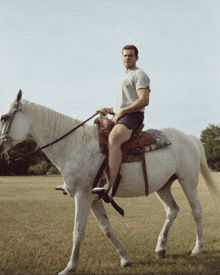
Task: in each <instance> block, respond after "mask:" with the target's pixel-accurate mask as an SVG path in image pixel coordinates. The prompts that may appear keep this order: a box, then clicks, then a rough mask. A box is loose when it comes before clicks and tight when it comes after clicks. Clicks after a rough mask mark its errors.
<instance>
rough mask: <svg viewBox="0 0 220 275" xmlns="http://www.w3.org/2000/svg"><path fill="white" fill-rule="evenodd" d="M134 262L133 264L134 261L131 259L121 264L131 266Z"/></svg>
mask: <svg viewBox="0 0 220 275" xmlns="http://www.w3.org/2000/svg"><path fill="white" fill-rule="evenodd" d="M132 264H133V263H132V262H131V261H127V262H125V263H123V264H121V266H122V267H129V266H132Z"/></svg>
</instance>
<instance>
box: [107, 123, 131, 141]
mask: <svg viewBox="0 0 220 275" xmlns="http://www.w3.org/2000/svg"><path fill="white" fill-rule="evenodd" d="M131 134H132V130H129V129H128V128H127V127H126V126H125V125H123V124H117V125H115V126H114V128H113V129H112V131H111V132H110V135H109V145H110V146H121V145H122V144H123V143H125V142H126V141H128V140H129V139H130V137H131Z"/></svg>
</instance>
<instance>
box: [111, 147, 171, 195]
mask: <svg viewBox="0 0 220 275" xmlns="http://www.w3.org/2000/svg"><path fill="white" fill-rule="evenodd" d="M145 156H146V166H147V176H148V187H149V194H150V193H153V192H155V191H157V190H159V189H160V188H161V187H162V186H163V185H164V184H166V183H167V181H168V180H169V179H170V177H171V176H172V175H173V174H175V173H176V163H175V159H174V158H173V155H172V154H171V150H169V148H166V149H161V150H159V151H156V152H151V153H147V154H146V155H145ZM120 173H121V175H122V177H121V181H120V184H119V187H118V191H117V193H116V196H117V197H139V196H145V180H144V174H143V168H142V163H141V162H132V163H124V164H123V165H122V167H121V170H120Z"/></svg>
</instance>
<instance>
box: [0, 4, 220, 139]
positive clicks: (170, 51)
mask: <svg viewBox="0 0 220 275" xmlns="http://www.w3.org/2000/svg"><path fill="white" fill-rule="evenodd" d="M127 44H134V45H136V46H137V48H138V49H139V60H138V62H137V66H138V67H139V68H141V69H142V70H144V71H145V72H146V73H147V75H148V76H149V78H150V81H151V95H150V104H149V106H148V107H147V108H146V113H145V121H144V123H145V129H149V128H155V129H162V128H165V127H175V128H177V129H180V130H182V131H184V132H185V133H187V134H194V135H196V136H197V137H200V134H201V131H202V130H204V129H205V128H206V127H207V126H208V125H209V124H214V125H219V123H220V108H219V105H220V104H219V103H220V96H219V92H220V1H219V0H184V1H182V0H181V1H180V0H167V1H164V0H135V1H133V0H126V1H125V0H111V1H109V0H80V1H79V0H77V1H76V0H31V1H30V0H22V1H21V0H0V114H3V113H6V112H7V111H8V109H9V105H10V103H12V102H13V101H14V99H15V97H16V95H17V93H18V91H19V89H22V91H23V98H25V99H27V100H29V101H33V102H36V103H38V104H41V105H44V106H47V107H49V108H52V109H54V110H57V111H58V112H61V113H63V114H66V115H69V116H71V117H74V118H78V119H80V120H85V119H87V118H88V117H90V116H91V115H93V114H94V113H95V112H96V110H99V109H100V108H102V107H112V106H114V105H115V101H116V91H117V88H118V86H119V85H120V83H121V81H122V79H123V77H124V76H125V70H124V67H123V64H122V54H121V49H122V48H123V46H125V45H127ZM92 123H93V122H92V121H91V122H89V124H92Z"/></svg>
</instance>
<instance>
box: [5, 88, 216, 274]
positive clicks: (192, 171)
mask: <svg viewBox="0 0 220 275" xmlns="http://www.w3.org/2000/svg"><path fill="white" fill-rule="evenodd" d="M21 97H22V92H21V91H19V93H18V95H17V98H16V100H15V101H14V103H13V104H12V105H11V108H10V111H9V112H8V114H6V115H3V116H2V117H1V132H0V153H1V154H2V153H6V152H7V151H8V150H10V149H11V148H12V147H13V146H14V145H15V144H17V143H19V142H21V141H23V140H24V139H25V138H26V136H27V135H30V136H32V137H33V138H34V139H35V141H36V142H37V144H38V145H39V146H43V145H45V144H46V143H48V142H52V141H53V140H55V139H57V138H58V137H60V136H62V135H63V134H65V133H66V132H68V131H69V130H70V129H72V128H73V127H75V126H76V125H78V124H79V123H80V122H79V121H78V120H77V119H73V118H70V117H68V116H65V115H63V114H60V113H58V112H55V111H53V110H51V109H49V108H46V107H43V106H40V105H37V104H36V103H32V102H29V101H27V100H23V99H21ZM162 132H163V133H165V135H166V136H167V137H168V139H169V140H170V141H171V143H172V144H171V145H170V146H168V147H166V148H163V149H160V150H158V151H154V152H149V153H147V154H146V157H145V158H146V165H147V170H148V181H149V194H151V193H153V192H156V194H157V196H158V198H159V200H160V201H161V202H162V204H163V206H164V208H165V210H166V220H165V223H164V226H163V228H162V230H161V232H160V234H159V237H158V242H157V246H156V250H155V251H156V256H157V257H158V258H162V257H164V256H165V253H166V242H167V237H168V233H169V231H170V228H171V226H172V224H173V222H174V219H175V218H176V216H177V213H178V211H179V207H178V205H177V203H176V202H175V200H174V198H173V196H172V194H171V185H172V183H173V181H174V180H175V178H177V179H178V180H179V183H180V185H181V186H182V188H183V190H184V193H185V195H186V197H187V199H188V202H189V204H190V206H191V209H192V215H193V218H194V220H195V223H196V228H197V238H196V244H195V247H194V248H193V250H192V254H200V253H201V251H202V246H203V242H204V241H203V237H202V224H201V206H200V204H199V200H198V197H197V184H198V177H199V170H201V172H202V175H203V176H204V178H205V180H206V183H207V185H208V187H209V189H210V191H211V192H212V194H213V196H214V198H215V200H216V201H217V202H220V196H219V193H220V188H219V185H218V184H217V182H215V180H214V179H213V177H212V176H211V173H210V170H209V169H208V166H207V162H206V157H205V153H204V148H203V145H202V144H201V142H200V141H199V139H198V138H196V137H194V136H191V135H187V134H185V133H183V132H181V131H179V130H177V129H173V128H165V129H162ZM98 140H99V138H98V132H97V126H95V125H93V126H89V125H84V126H83V127H80V128H79V129H78V130H77V131H75V132H74V133H72V134H71V135H69V136H68V137H66V138H65V139H63V140H61V141H60V142H58V143H56V144H54V145H53V146H50V147H48V148H46V149H44V153H45V154H46V155H47V157H48V158H49V159H50V160H51V161H52V162H53V163H54V164H55V165H56V166H57V167H58V168H59V170H60V172H61V174H62V177H63V180H64V187H65V190H66V191H67V192H68V193H69V195H70V196H71V197H73V198H74V199H75V223H74V232H73V248H72V254H71V256H70V260H69V263H68V265H67V267H66V268H65V269H64V270H63V271H62V272H60V273H59V274H60V275H61V274H62V275H64V274H65V275H67V274H72V273H73V272H74V271H75V270H76V268H77V265H78V258H79V250H80V245H81V242H82V240H83V238H84V232H85V226H86V223H87V219H88V215H89V211H90V209H91V211H92V213H93V214H94V216H95V217H96V219H97V221H98V222H99V225H100V227H101V228H102V230H103V231H104V233H105V234H106V236H107V237H108V238H109V239H110V241H111V242H112V244H113V245H114V246H115V248H116V251H117V252H118V253H119V255H120V257H121V266H123V267H126V266H129V265H131V264H132V262H131V260H130V259H129V257H128V255H127V252H126V250H125V248H124V246H123V245H122V244H121V243H120V242H119V240H118V239H117V238H116V236H115V235H114V233H113V231H112V228H111V226H110V223H109V220H108V218H107V215H106V212H105V208H104V206H103V202H102V200H97V199H96V197H95V195H93V194H92V193H91V190H92V184H93V180H94V178H95V176H96V173H97V171H98V169H99V167H100V165H101V163H102V161H103V159H104V156H103V155H102V154H101V153H100V149H99V142H98ZM120 173H121V175H122V178H121V183H120V185H119V188H118V191H117V194H116V197H124V198H125V197H126V198H127V197H138V196H144V195H145V182H144V177H143V171H142V165H141V162H135V163H124V164H122V166H121V171H120ZM174 175H175V176H174Z"/></svg>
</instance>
